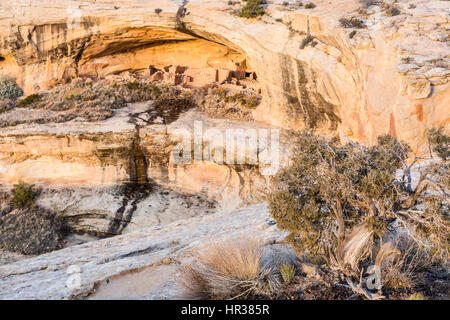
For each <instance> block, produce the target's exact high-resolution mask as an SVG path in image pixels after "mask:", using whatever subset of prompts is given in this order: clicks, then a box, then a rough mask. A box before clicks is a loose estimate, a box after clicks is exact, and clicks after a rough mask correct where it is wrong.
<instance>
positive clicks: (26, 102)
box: [17, 94, 41, 108]
mask: <svg viewBox="0 0 450 320" xmlns="http://www.w3.org/2000/svg"><path fill="white" fill-rule="evenodd" d="M38 101H41V96H40V95H39V94H32V95H29V96H28V97H26V98H24V99H22V100H20V101H19V103H18V105H17V106H18V107H20V108H23V107H26V106H28V105H30V104H32V103H35V102H38Z"/></svg>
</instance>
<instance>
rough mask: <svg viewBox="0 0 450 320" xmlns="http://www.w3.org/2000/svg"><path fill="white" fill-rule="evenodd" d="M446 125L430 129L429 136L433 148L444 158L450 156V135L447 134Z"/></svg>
mask: <svg viewBox="0 0 450 320" xmlns="http://www.w3.org/2000/svg"><path fill="white" fill-rule="evenodd" d="M444 131H445V130H444V127H439V128H438V129H435V128H432V129H430V130H428V132H427V136H428V141H429V143H430V146H431V148H432V149H433V150H434V151H435V152H436V153H437V154H438V156H439V157H440V158H441V159H442V160H444V161H445V160H447V159H448V158H450V135H448V134H445V132H444Z"/></svg>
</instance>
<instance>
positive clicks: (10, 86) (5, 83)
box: [0, 78, 23, 99]
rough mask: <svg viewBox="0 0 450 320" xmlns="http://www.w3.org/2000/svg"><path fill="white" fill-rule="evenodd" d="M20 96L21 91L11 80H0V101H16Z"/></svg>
mask: <svg viewBox="0 0 450 320" xmlns="http://www.w3.org/2000/svg"><path fill="white" fill-rule="evenodd" d="M21 95H23V91H22V89H20V87H19V86H18V85H17V84H16V82H15V81H14V80H13V79H10V78H0V99H16V98H18V97H20V96H21Z"/></svg>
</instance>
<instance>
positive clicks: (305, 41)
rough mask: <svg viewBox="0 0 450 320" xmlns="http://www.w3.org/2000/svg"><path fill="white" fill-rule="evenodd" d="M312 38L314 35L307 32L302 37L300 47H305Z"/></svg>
mask: <svg viewBox="0 0 450 320" xmlns="http://www.w3.org/2000/svg"><path fill="white" fill-rule="evenodd" d="M313 40H314V37H313V36H312V35H310V34H308V35H307V36H306V37H305V38H303V40H302V42H301V43H300V49H305V47H306V46H307V45H308V44H310V43H311V42H312V41H313Z"/></svg>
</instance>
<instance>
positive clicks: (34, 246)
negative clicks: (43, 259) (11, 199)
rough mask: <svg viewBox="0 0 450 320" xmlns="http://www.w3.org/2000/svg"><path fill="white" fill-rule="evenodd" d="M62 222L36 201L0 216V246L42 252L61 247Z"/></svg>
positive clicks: (24, 251)
mask: <svg viewBox="0 0 450 320" xmlns="http://www.w3.org/2000/svg"><path fill="white" fill-rule="evenodd" d="M62 227H63V225H62V223H61V221H60V219H58V217H57V216H56V215H55V214H54V213H53V212H51V211H48V210H45V209H43V208H40V207H38V206H36V205H31V206H28V207H24V208H22V209H18V210H15V211H13V212H11V213H9V214H6V215H4V216H1V217H0V248H2V249H4V250H8V251H12V252H19V253H21V254H41V253H45V252H49V251H52V250H55V249H58V248H60V246H61V230H62Z"/></svg>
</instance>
